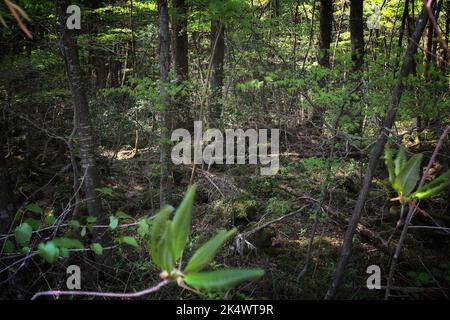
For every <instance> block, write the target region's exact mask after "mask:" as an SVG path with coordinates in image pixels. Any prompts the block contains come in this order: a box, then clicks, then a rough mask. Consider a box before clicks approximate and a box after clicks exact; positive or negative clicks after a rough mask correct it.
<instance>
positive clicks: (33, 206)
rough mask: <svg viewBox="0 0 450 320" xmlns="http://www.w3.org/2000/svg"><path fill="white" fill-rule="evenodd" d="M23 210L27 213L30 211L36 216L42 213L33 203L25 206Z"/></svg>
mask: <svg viewBox="0 0 450 320" xmlns="http://www.w3.org/2000/svg"><path fill="white" fill-rule="evenodd" d="M25 209H27V210H28V211H31V212H33V213H37V214H42V213H43V212H44V211H43V210H42V208H41V207H39V206H38V205H37V204H35V203H31V204H27V205H26V206H25Z"/></svg>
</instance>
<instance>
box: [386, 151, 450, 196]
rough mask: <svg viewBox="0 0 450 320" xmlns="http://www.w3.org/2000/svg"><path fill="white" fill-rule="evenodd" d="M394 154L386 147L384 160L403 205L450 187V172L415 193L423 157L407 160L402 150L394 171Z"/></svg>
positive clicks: (415, 156) (413, 157)
mask: <svg viewBox="0 0 450 320" xmlns="http://www.w3.org/2000/svg"><path fill="white" fill-rule="evenodd" d="M392 154H393V151H392V150H391V149H390V146H389V145H386V148H385V152H384V159H385V164H386V166H387V169H388V173H389V182H390V183H391V185H392V187H393V188H394V190H395V191H396V192H397V194H398V197H399V200H400V202H401V203H407V202H409V201H410V200H423V199H427V198H430V197H432V196H435V195H437V194H438V193H439V192H441V191H442V190H444V189H445V188H446V187H447V186H448V185H450V171H447V172H445V173H443V174H441V175H440V176H439V177H438V178H436V179H434V180H433V181H432V182H429V183H427V184H425V185H424V186H422V187H421V188H419V189H418V190H416V191H415V192H413V191H414V189H415V187H416V185H417V182H418V181H419V178H420V172H421V170H420V169H421V163H422V158H423V155H422V154H416V155H414V156H412V157H411V158H410V159H407V156H406V152H405V149H404V148H403V147H402V148H400V149H399V151H398V153H397V157H396V159H395V171H394V169H393V165H392Z"/></svg>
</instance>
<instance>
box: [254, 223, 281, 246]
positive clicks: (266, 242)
mask: <svg viewBox="0 0 450 320" xmlns="http://www.w3.org/2000/svg"><path fill="white" fill-rule="evenodd" d="M276 235H277V231H276V229H275V228H274V227H272V226H268V227H266V228H263V229H261V230H259V231H258V232H256V233H255V235H254V240H253V242H252V243H253V245H254V246H255V247H256V248H258V249H267V248H271V247H272V238H274V237H275V236H276Z"/></svg>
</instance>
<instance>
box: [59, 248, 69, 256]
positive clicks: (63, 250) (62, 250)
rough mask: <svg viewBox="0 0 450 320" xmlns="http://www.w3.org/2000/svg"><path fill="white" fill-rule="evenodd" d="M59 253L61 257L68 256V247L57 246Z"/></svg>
mask: <svg viewBox="0 0 450 320" xmlns="http://www.w3.org/2000/svg"><path fill="white" fill-rule="evenodd" d="M59 255H60V256H61V257H63V258H68V257H69V256H70V252H69V249H67V248H59Z"/></svg>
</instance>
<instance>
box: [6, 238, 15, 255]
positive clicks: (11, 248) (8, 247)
mask: <svg viewBox="0 0 450 320" xmlns="http://www.w3.org/2000/svg"><path fill="white" fill-rule="evenodd" d="M14 250H16V247H15V246H14V243H13V242H12V241H11V240H6V241H5V253H13V252H14Z"/></svg>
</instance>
